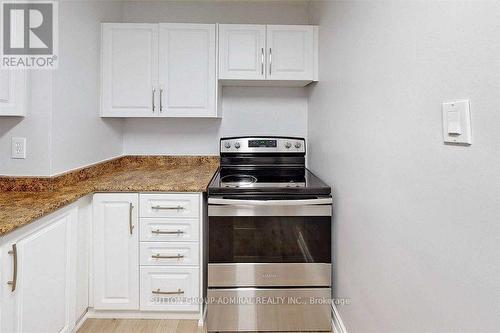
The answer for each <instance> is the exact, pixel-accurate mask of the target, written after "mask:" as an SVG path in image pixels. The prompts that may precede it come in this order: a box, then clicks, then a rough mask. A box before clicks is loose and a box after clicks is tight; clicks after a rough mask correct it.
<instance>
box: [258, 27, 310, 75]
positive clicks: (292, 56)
mask: <svg viewBox="0 0 500 333" xmlns="http://www.w3.org/2000/svg"><path fill="white" fill-rule="evenodd" d="M267 52H268V54H267V56H268V72H267V77H268V79H270V80H311V81H312V80H313V79H314V54H315V53H314V28H313V26H307V25H268V26H267Z"/></svg>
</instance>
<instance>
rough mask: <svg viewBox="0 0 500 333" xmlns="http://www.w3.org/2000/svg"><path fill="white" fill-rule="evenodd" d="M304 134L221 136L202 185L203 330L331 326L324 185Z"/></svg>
mask: <svg viewBox="0 0 500 333" xmlns="http://www.w3.org/2000/svg"><path fill="white" fill-rule="evenodd" d="M305 153H306V149H305V140H304V139H302V138H292V137H234V138H223V139H221V141H220V156H221V167H220V169H219V171H218V173H217V174H216V175H215V176H214V178H213V179H212V182H211V183H210V185H209V188H208V215H209V218H208V246H209V249H208V300H209V304H208V313H207V315H208V330H209V331H212V332H213V331H286V332H290V331H330V329H331V314H330V305H329V304H328V301H329V300H330V298H331V289H330V286H331V215H332V198H331V189H330V187H329V186H328V185H326V184H325V183H323V182H322V181H321V180H320V179H319V178H317V177H316V176H315V175H313V174H312V173H311V172H310V171H309V170H307V168H306V167H305Z"/></svg>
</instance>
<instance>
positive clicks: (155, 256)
mask: <svg viewBox="0 0 500 333" xmlns="http://www.w3.org/2000/svg"><path fill="white" fill-rule="evenodd" d="M151 258H153V259H182V258H184V256H183V255H182V254H177V255H175V256H162V255H161V254H159V253H158V254H153V255H152V256H151Z"/></svg>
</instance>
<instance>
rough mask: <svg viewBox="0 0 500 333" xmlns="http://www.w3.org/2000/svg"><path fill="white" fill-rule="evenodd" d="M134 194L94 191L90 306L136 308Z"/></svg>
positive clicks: (96, 307) (137, 296)
mask: <svg viewBox="0 0 500 333" xmlns="http://www.w3.org/2000/svg"><path fill="white" fill-rule="evenodd" d="M137 225H138V194H134V193H113V194H96V195H94V225H93V234H94V237H93V239H94V284H93V285H94V308H95V309H116V310H118V309H119V310H137V309H138V308H139V236H138V234H139V230H138V229H139V228H138V227H137Z"/></svg>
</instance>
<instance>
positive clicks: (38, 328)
mask: <svg viewBox="0 0 500 333" xmlns="http://www.w3.org/2000/svg"><path fill="white" fill-rule="evenodd" d="M76 219H77V209H73V210H70V211H67V212H65V213H63V214H61V215H59V216H56V217H54V218H52V219H51V220H50V221H49V222H48V225H47V226H46V227H43V228H40V229H38V230H36V231H34V232H32V233H29V234H28V235H26V236H22V237H20V238H19V239H16V240H14V241H12V242H8V243H7V244H4V246H3V248H2V257H3V258H5V260H3V262H2V272H3V274H2V300H1V304H2V323H1V324H2V326H1V331H2V332H12V333H14V332H71V330H72V328H73V326H74V321H75V318H74V314H75V299H76V296H75V282H76V272H75V265H74V262H75V258H76V256H75V250H76V246H75V243H76V242H75V241H76V239H75V238H76V230H75V221H76ZM13 245H15V251H14V248H13ZM8 251H11V252H10V253H9V252H8ZM14 252H15V255H14ZM15 263H16V264H17V276H16V278H15V279H14V264H15ZM14 280H15V282H16V285H15V290H12V284H11V285H9V284H7V281H14Z"/></svg>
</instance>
